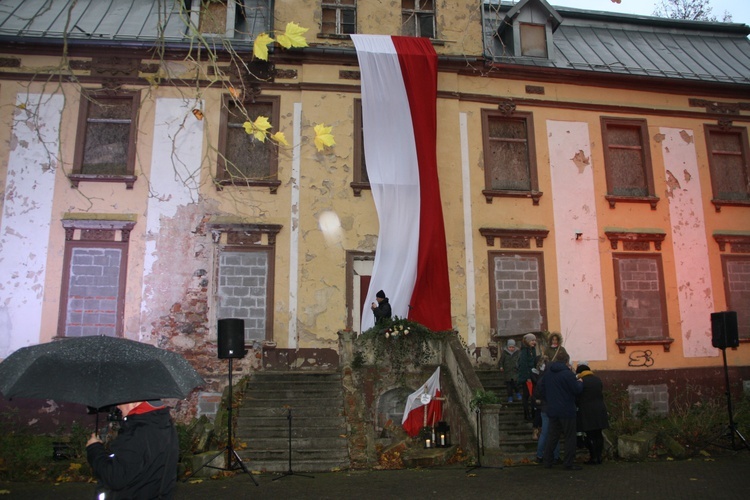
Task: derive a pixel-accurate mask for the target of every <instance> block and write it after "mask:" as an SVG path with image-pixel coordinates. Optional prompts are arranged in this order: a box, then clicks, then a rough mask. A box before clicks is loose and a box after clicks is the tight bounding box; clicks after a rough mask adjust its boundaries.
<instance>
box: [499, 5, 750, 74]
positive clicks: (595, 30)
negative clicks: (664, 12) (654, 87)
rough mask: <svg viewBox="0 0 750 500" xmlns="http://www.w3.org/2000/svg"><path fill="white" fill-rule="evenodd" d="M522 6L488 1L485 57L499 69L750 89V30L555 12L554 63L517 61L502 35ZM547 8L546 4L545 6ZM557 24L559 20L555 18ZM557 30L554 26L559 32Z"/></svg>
mask: <svg viewBox="0 0 750 500" xmlns="http://www.w3.org/2000/svg"><path fill="white" fill-rule="evenodd" d="M534 1H535V0H524V1H522V2H519V4H516V5H513V4H504V3H503V4H502V5H500V6H498V2H497V1H494V2H489V1H485V18H484V34H485V51H486V53H485V55H486V56H487V57H488V58H490V59H492V60H493V61H494V62H496V63H507V64H518V65H527V66H537V67H550V68H558V69H567V70H580V71H586V72H594V73H610V74H622V75H638V76H650V77H664V78H670V79H683V80H694V81H700V82H713V83H716V82H722V83H735V84H737V83H739V84H750V40H748V38H747V35H748V34H750V27H748V26H747V25H745V24H739V23H718V22H703V21H683V20H672V19H663V18H656V17H650V16H636V15H624V14H611V13H607V12H596V11H586V10H581V9H570V8H563V7H554V6H552V7H551V8H552V9H554V11H555V12H556V13H557V14H559V15H560V16H561V17H562V19H563V21H562V23H560V24H559V26H557V29H556V30H555V31H554V33H553V43H554V51H553V53H552V54H551V56H550V57H549V58H540V57H513V54H509V53H508V51H507V49H506V48H505V47H503V44H502V43H501V42H500V37H499V36H498V34H497V33H498V30H500V31H502V30H503V28H504V29H506V30H507V26H508V23H509V22H512V19H509V18H508V17H507V15H508V13H509V12H511V10H513V11H514V12H515V11H517V10H518V7H519V5H520V4H521V3H524V4H526V3H532V2H534ZM540 3H543V2H540ZM553 19H554V18H553ZM553 28H554V26H553Z"/></svg>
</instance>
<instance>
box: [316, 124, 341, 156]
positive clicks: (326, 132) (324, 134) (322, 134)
mask: <svg viewBox="0 0 750 500" xmlns="http://www.w3.org/2000/svg"><path fill="white" fill-rule="evenodd" d="M332 129H333V127H326V126H325V125H324V124H322V123H319V124H317V125H315V141H314V142H315V147H316V148H317V150H318V151H323V149H325V148H326V147H330V146H333V145H335V144H336V141H334V140H333V135H332V134H331V130H332Z"/></svg>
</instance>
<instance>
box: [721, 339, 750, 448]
mask: <svg viewBox="0 0 750 500" xmlns="http://www.w3.org/2000/svg"><path fill="white" fill-rule="evenodd" d="M721 353H722V356H723V357H724V382H725V384H726V389H727V392H726V395H727V411H728V412H729V425H728V426H727V427H726V429H725V433H724V436H725V437H729V439H730V441H731V443H732V447H731V448H730V449H732V450H737V449H738V448H737V441H736V439H735V438H736V437H737V438H739V439H740V441H742V444H743V445H744V446H745V448H747V449H748V450H750V444H748V443H747V440H746V439H745V436H743V435H742V433H741V432H740V430H739V429H738V428H737V424H735V423H734V412H733V411H732V393H731V391H730V390H729V368H728V367H727V349H726V347H724V348H722V350H721ZM717 446H721V445H718V444H717ZM722 447H723V448H726V446H722Z"/></svg>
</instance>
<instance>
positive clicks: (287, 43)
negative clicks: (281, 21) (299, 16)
mask: <svg viewBox="0 0 750 500" xmlns="http://www.w3.org/2000/svg"><path fill="white" fill-rule="evenodd" d="M307 30H308V28H303V27H302V26H300V25H299V24H297V23H287V24H286V30H285V31H284V33H282V34H280V35H278V36H276V41H277V42H279V45H281V46H282V47H284V48H285V49H288V48H291V47H307V40H305V37H304V36H303V35H304V34H305V32H307Z"/></svg>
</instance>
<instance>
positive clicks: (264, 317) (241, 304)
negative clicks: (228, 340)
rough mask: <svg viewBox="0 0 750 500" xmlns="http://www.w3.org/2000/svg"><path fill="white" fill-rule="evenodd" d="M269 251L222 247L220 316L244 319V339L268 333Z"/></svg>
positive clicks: (270, 303)
mask: <svg viewBox="0 0 750 500" xmlns="http://www.w3.org/2000/svg"><path fill="white" fill-rule="evenodd" d="M270 255H272V254H271V252H269V250H268V249H241V250H233V249H231V248H229V249H223V250H222V251H221V253H220V254H219V269H218V271H219V273H218V276H219V282H218V286H217V292H218V293H217V295H218V301H219V303H218V310H217V316H218V317H219V318H239V319H243V320H245V342H252V341H253V340H265V339H267V338H269V339H270V338H272V336H269V332H271V326H272V325H270V324H269V309H270V308H271V307H272V304H273V303H272V299H271V296H270V291H271V288H270V276H273V274H272V273H271V270H270V266H271V259H270Z"/></svg>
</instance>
